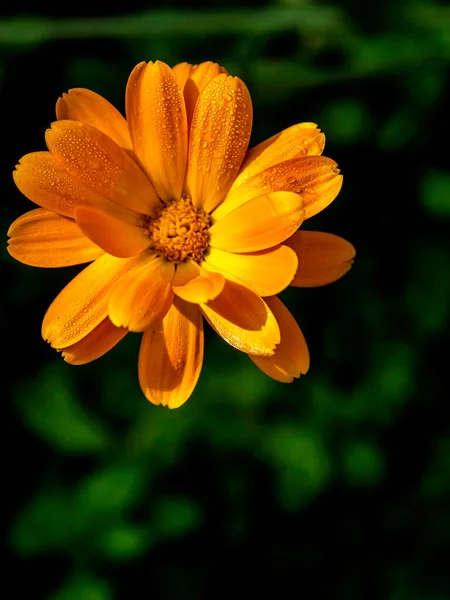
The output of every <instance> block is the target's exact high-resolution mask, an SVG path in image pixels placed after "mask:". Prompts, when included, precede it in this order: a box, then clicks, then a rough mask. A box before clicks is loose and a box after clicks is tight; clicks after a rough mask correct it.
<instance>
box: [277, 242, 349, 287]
mask: <svg viewBox="0 0 450 600" xmlns="http://www.w3.org/2000/svg"><path fill="white" fill-rule="evenodd" d="M286 244H287V245H288V246H290V247H291V248H292V249H293V250H294V252H295V253H296V254H297V257H298V271H297V274H296V276H295V277H294V280H293V281H292V283H291V285H294V286H296V287H317V286H320V285H326V284H327V283H332V282H333V281H336V280H337V279H339V278H340V277H342V276H343V275H345V273H347V271H348V270H349V269H350V267H351V266H352V263H353V259H354V258H355V249H354V247H353V246H352V245H351V244H350V242H347V241H346V240H344V239H343V238H341V237H339V236H337V235H333V234H332V233H322V232H321V231H297V232H296V233H294V235H293V236H291V237H290V238H289V239H288V240H286Z"/></svg>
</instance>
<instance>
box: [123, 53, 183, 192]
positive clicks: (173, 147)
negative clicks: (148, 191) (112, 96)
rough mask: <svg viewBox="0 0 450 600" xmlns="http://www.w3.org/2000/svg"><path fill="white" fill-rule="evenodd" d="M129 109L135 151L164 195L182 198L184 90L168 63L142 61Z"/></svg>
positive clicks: (132, 79) (135, 72) (133, 76)
mask: <svg viewBox="0 0 450 600" xmlns="http://www.w3.org/2000/svg"><path fill="white" fill-rule="evenodd" d="M126 112H127V120H128V125H129V128H130V135H131V140H132V142H133V148H134V151H135V153H136V155H137V157H138V158H139V160H140V161H141V163H142V165H143V166H144V168H145V170H146V172H147V174H148V176H149V177H150V179H151V181H152V182H153V185H154V186H155V189H156V191H157V192H158V195H159V196H160V198H161V199H162V200H164V201H168V200H173V199H176V198H179V197H180V195H181V191H182V188H183V182H184V176H185V172H186V160H187V144H188V133H187V120H186V108H185V103H184V98H183V93H182V91H181V89H180V88H179V86H178V84H177V81H176V78H175V75H174V72H173V71H172V69H171V68H170V67H169V66H167V65H166V64H165V63H163V62H160V61H156V62H155V63H152V62H149V63H148V64H145V63H140V64H138V65H137V66H136V67H135V68H134V70H133V71H132V73H131V75H130V78H129V80H128V85H127V91H126Z"/></svg>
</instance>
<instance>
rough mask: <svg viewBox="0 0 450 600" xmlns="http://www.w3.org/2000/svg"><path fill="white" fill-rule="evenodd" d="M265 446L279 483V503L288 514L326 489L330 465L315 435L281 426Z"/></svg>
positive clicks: (305, 430)
mask: <svg viewBox="0 0 450 600" xmlns="http://www.w3.org/2000/svg"><path fill="white" fill-rule="evenodd" d="M266 443H267V448H266V451H267V453H268V458H269V460H270V461H271V462H272V465H273V466H274V468H275V471H276V475H277V478H278V481H279V489H278V493H279V495H280V500H281V502H282V504H283V505H284V507H285V508H286V509H287V510H295V509H296V508H298V506H300V505H302V504H304V503H307V502H309V501H310V500H311V499H312V498H314V496H315V495H316V494H317V493H318V492H319V491H321V490H322V489H323V488H324V487H325V486H326V484H327V483H328V481H329V478H330V475H331V464H330V459H329V456H328V454H327V451H326V450H325V448H324V446H323V442H322V439H321V438H320V437H319V436H318V434H317V433H316V432H315V431H313V430H308V429H305V428H301V427H299V426H297V427H296V426H295V425H291V424H288V423H280V424H277V425H275V426H273V427H272V429H271V430H270V431H269V433H268V437H267V439H266Z"/></svg>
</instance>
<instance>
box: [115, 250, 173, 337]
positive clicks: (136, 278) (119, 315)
mask: <svg viewBox="0 0 450 600" xmlns="http://www.w3.org/2000/svg"><path fill="white" fill-rule="evenodd" d="M133 260H134V263H133V266H132V268H130V270H129V271H128V272H127V273H126V274H125V275H123V276H122V277H120V279H119V280H118V281H117V283H115V284H114V286H113V288H112V290H111V294H110V296H109V302H108V314H109V318H110V319H111V321H112V322H113V324H114V325H116V327H126V328H127V329H129V330H130V331H144V329H145V328H146V327H148V326H149V325H151V324H152V323H154V322H155V321H158V320H161V319H162V318H163V317H164V315H165V314H166V313H167V311H168V310H169V308H170V305H171V304H172V301H173V292H172V286H171V283H172V279H173V276H174V272H175V267H174V264H173V263H170V262H168V261H166V260H164V259H163V258H160V257H155V256H154V255H149V254H146V253H143V254H141V255H140V256H138V257H136V258H135V259H133Z"/></svg>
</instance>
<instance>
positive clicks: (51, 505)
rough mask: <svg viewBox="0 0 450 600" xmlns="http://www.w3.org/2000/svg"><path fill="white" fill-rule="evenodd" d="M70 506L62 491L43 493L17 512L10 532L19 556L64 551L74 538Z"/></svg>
mask: <svg viewBox="0 0 450 600" xmlns="http://www.w3.org/2000/svg"><path fill="white" fill-rule="evenodd" d="M73 517H74V514H73V511H72V506H71V503H70V501H69V499H68V498H67V496H66V494H65V493H64V492H63V491H62V490H42V491H40V492H38V493H37V495H36V496H34V497H33V498H32V499H31V500H30V502H29V503H28V504H27V505H26V506H25V507H24V508H23V509H22V510H21V511H20V513H19V515H18V518H17V520H16V522H15V523H14V525H13V528H12V531H11V543H12V546H13V548H14V549H15V550H16V551H17V552H18V553H19V554H21V555H28V554H41V553H42V552H47V551H54V550H61V549H63V548H64V547H67V546H68V545H69V544H70V543H71V542H72V541H73V539H74V537H75V536H76V525H75V523H74V518H73Z"/></svg>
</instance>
